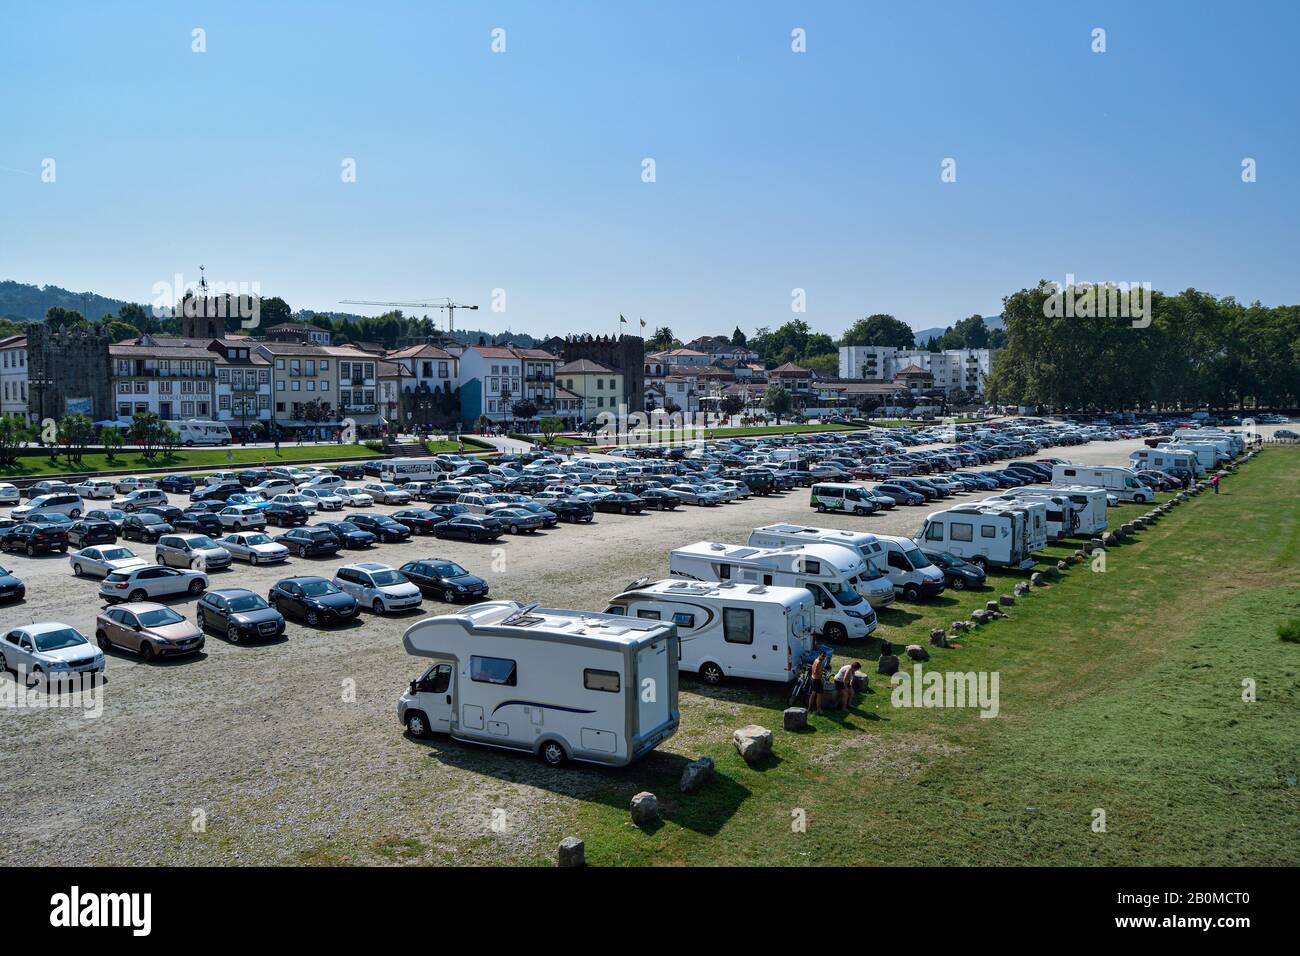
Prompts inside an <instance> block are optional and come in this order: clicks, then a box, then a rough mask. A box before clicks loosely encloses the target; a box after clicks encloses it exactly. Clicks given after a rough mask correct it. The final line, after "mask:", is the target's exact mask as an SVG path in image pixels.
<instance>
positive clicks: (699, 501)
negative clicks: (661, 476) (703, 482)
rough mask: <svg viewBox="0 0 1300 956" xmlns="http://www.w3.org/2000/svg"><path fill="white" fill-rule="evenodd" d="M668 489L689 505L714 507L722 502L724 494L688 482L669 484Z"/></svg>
mask: <svg viewBox="0 0 1300 956" xmlns="http://www.w3.org/2000/svg"><path fill="white" fill-rule="evenodd" d="M668 490H669V491H671V492H672V493H673V494H675V495H676V496H677V497H678V498H680V499H681V500H682V501H683V502H685V503H686V504H688V505H699V506H701V507H713V506H715V505H720V504H722V495H720V494H718V493H717V492H714V491H705V490H704V489H703V488H697V487H696V486H695V485H692V484H688V483H686V482H682V483H681V484H676V485H669V486H668Z"/></svg>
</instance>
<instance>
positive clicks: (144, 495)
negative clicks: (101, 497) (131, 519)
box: [113, 488, 167, 511]
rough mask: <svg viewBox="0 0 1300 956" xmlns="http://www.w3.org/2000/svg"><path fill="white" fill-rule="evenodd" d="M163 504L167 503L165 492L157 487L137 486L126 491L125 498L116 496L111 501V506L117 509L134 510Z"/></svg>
mask: <svg viewBox="0 0 1300 956" xmlns="http://www.w3.org/2000/svg"><path fill="white" fill-rule="evenodd" d="M165 504H167V492H165V491H162V490H160V489H158V488H137V489H136V490H135V491H128V492H127V494H126V497H125V498H117V499H115V500H114V501H113V507H114V508H116V509H117V510H118V511H135V510H136V509H138V508H144V507H147V506H149V505H165Z"/></svg>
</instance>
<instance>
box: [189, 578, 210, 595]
mask: <svg viewBox="0 0 1300 956" xmlns="http://www.w3.org/2000/svg"><path fill="white" fill-rule="evenodd" d="M205 587H207V585H205V584H204V583H203V579H202V578H195V579H194V580H193V581H191V582H190V587H189V591H190V593H191V594H202V593H203V589H204V588H205Z"/></svg>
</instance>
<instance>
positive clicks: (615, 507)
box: [591, 491, 645, 515]
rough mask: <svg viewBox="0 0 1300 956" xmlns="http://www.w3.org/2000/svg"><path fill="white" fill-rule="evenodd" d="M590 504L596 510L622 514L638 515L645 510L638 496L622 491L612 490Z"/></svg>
mask: <svg viewBox="0 0 1300 956" xmlns="http://www.w3.org/2000/svg"><path fill="white" fill-rule="evenodd" d="M591 506H592V507H593V508H595V509H596V510H597V511H610V512H616V513H617V514H624V515H639V514H640V513H641V512H642V511H644V510H645V504H644V503H643V502H642V501H641V499H640V498H638V497H637V496H636V495H629V494H627V493H626V492H622V491H613V492H610V493H609V494H607V495H605V496H604V497H601V498H597V499H596V500H595V501H593V502H592V504H591Z"/></svg>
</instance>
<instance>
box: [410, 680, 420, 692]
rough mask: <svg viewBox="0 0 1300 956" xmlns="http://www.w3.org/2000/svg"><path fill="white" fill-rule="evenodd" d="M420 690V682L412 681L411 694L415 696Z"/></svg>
mask: <svg viewBox="0 0 1300 956" xmlns="http://www.w3.org/2000/svg"><path fill="white" fill-rule="evenodd" d="M419 689H420V682H419V681H418V680H413V681H411V693H412V694H414V693H416V692H418V691H419Z"/></svg>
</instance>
